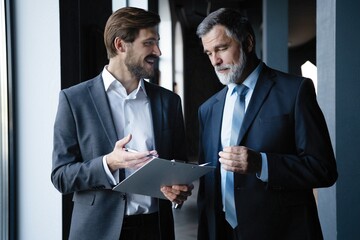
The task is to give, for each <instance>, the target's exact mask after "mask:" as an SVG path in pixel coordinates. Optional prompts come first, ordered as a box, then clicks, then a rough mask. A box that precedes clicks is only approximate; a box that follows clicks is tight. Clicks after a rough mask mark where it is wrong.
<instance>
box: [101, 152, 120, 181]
mask: <svg viewBox="0 0 360 240" xmlns="http://www.w3.org/2000/svg"><path fill="white" fill-rule="evenodd" d="M103 167H104V170H105V172H106V176H107V178H108V180H109V182H110V184H113V185H116V184H117V182H116V180H115V177H116V176H115V175H118V171H116V173H114V175H113V174H112V173H111V171H110V169H109V167H108V165H107V162H106V155H105V156H104V157H103Z"/></svg>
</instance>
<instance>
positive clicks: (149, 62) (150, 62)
mask: <svg viewBox="0 0 360 240" xmlns="http://www.w3.org/2000/svg"><path fill="white" fill-rule="evenodd" d="M157 59H158V57H154V56H149V57H146V58H145V62H147V63H148V64H150V65H154V64H155V61H156V60H157Z"/></svg>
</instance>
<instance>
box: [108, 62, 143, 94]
mask: <svg viewBox="0 0 360 240" xmlns="http://www.w3.org/2000/svg"><path fill="white" fill-rule="evenodd" d="M107 66H108V65H106V66H105V67H104V69H103V71H102V73H101V77H102V79H103V83H104V88H105V91H106V92H107V91H109V90H110V89H111V88H114V89H121V91H125V88H124V86H123V85H122V84H121V82H119V81H118V80H117V79H116V78H115V77H114V76H113V75H112V74H111V73H110V72H109V71H108V70H107ZM140 90H141V91H143V92H144V93H145V95H146V96H147V94H146V90H145V84H144V79H140V81H139V85H138V87H137V88H136V90H134V91H133V92H131V93H130V94H129V95H134V96H136V95H137V94H138V92H139V91H140ZM125 92H126V91H125Z"/></svg>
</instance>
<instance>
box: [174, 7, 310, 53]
mask: <svg viewBox="0 0 360 240" xmlns="http://www.w3.org/2000/svg"><path fill="white" fill-rule="evenodd" d="M171 2H172V4H173V6H174V7H175V11H176V14H177V17H178V18H179V20H180V21H181V22H182V23H183V26H185V27H187V28H196V27H197V25H198V24H199V23H200V22H201V20H202V19H203V18H204V17H205V16H207V15H208V13H210V12H212V11H214V10H216V9H218V8H221V7H229V8H237V9H241V10H242V11H243V12H244V14H246V15H247V16H248V18H249V19H250V21H252V22H259V23H260V25H261V21H262V0H196V1H195V0H173V1H171ZM275 4H276V3H275ZM288 16H289V47H290V48H291V47H297V46H301V45H303V44H305V43H307V42H309V41H310V40H312V39H314V38H315V36H316V1H314V0H289V12H288Z"/></svg>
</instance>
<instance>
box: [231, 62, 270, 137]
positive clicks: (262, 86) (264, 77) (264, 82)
mask: <svg viewBox="0 0 360 240" xmlns="http://www.w3.org/2000/svg"><path fill="white" fill-rule="evenodd" d="M268 70H269V68H268V67H266V66H265V65H264V69H263V71H262V72H261V73H260V76H259V79H258V81H257V83H256V86H255V89H254V92H253V94H252V97H251V100H250V103H249V106H248V108H247V110H246V114H245V116H244V120H243V123H242V126H241V129H240V134H239V139H238V143H241V141H242V139H243V137H244V135H245V133H246V131H247V130H248V128H249V127H250V125H251V124H252V122H253V121H254V119H255V117H256V115H257V114H258V112H259V110H260V108H261V106H262V105H263V103H264V101H265V99H266V97H267V95H268V94H269V92H270V90H271V88H272V86H273V84H274V81H273V80H272V78H273V77H271V76H268V75H269V74H268Z"/></svg>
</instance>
